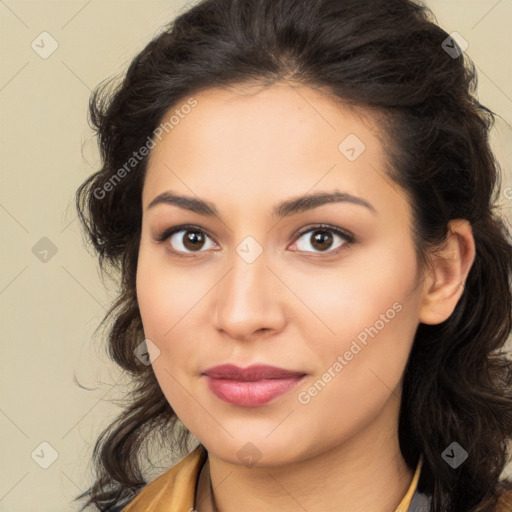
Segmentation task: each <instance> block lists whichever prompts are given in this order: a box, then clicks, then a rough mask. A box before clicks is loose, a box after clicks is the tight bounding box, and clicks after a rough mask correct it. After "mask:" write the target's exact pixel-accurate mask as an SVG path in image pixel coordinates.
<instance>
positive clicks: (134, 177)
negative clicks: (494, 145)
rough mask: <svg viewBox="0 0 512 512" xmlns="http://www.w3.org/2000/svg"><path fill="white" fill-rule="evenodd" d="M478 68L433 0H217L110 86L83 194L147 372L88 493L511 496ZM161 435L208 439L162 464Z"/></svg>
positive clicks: (384, 505) (507, 374)
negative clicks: (505, 474) (151, 475)
mask: <svg viewBox="0 0 512 512" xmlns="http://www.w3.org/2000/svg"><path fill="white" fill-rule="evenodd" d="M475 84H476V78H475V74H474V70H473V67H472V65H471V63H470V61H469V60H468V59H467V57H466V56H464V55H463V53H462V50H461V48H460V46H458V45H457V43H456V41H454V40H453V38H451V37H450V36H449V35H448V34H447V33H446V32H444V31H443V30H442V29H441V28H439V27H438V26H437V25H436V24H435V23H434V21H433V18H432V15H431V14H430V12H429V11H428V10H427V9H426V8H424V7H420V6H418V5H416V4H415V3H413V2H412V1H409V0H373V1H371V2H370V1H360V0H358V1H352V0H336V1H334V0H280V1H276V0H258V1H256V0H205V1H202V2H199V3H198V4H197V5H195V6H194V7H193V8H190V9H189V10H188V11H187V12H185V13H184V14H182V15H181V16H179V17H178V18H177V19H176V20H175V21H174V22H173V23H171V24H170V26H169V27H168V30H166V31H164V32H163V33H162V34H160V35H159V36H158V37H156V38H155V39H154V40H153V41H152V42H150V43H149V44H148V45H147V47H146V48H145V49H144V50H143V51H142V52H141V53H140V54H139V55H138V56H137V57H136V58H135V59H134V60H133V62H132V64H131V65H130V68H129V70H128V72H127V75H126V77H125V79H124V81H123V82H122V83H121V84H120V85H119V86H117V87H116V88H115V89H114V90H110V89H108V88H103V89H101V88H100V89H97V90H96V92H95V93H94V95H93V97H92V100H91V118H92V122H93V124H94V126H95V128H96V129H97V132H98V135H99V140H100V147H101V153H102V163H103V165H102V168H101V170H100V171H98V172H97V173H95V174H94V175H93V176H91V177H90V178H89V179H88V180H87V181H86V182H85V183H84V184H83V185H82V186H81V187H80V189H79V190H78V192H77V206H78V211H79V214H80V218H81V220H82V222H83V224H84V226H85V228H86V230H87V233H88V236H89V239H90V241H91V242H92V244H93V245H94V248H95V250H96V251H97V252H98V255H99V258H100V263H101V264H102V265H103V266H104V267H106V266H108V265H110V266H111V267H112V268H114V269H117V270H118V271H119V272H120V281H121V285H122V291H121V294H120V297H119V299H118V301H117V302H116V303H115V304H114V306H113V308H112V309H111V311H110V313H109V315H107V318H112V320H113V323H112V327H111V330H110V335H109V349H110V353H111V355H112V357H113V359H114V360H115V361H116V362H117V363H118V364H119V365H120V366H121V367H122V368H123V369H124V370H126V371H127V372H129V373H130V375H131V377H132V378H133V380H134V383H135V389H134V392H133V393H132V395H131V396H130V402H129V403H128V404H127V406H126V409H125V411H124V412H123V413H122V414H121V416H120V417H119V418H118V419H117V420H116V422H115V423H114V424H113V425H111V426H110V427H109V429H107V430H106V431H105V432H104V433H103V434H102V436H101V437H100V439H99V440H98V443H97V445H96V449H95V458H96V463H97V470H98V479H97V481H96V483H95V485H94V486H93V487H92V488H91V489H90V490H89V491H87V492H86V493H84V494H83V495H81V496H80V497H79V498H83V497H87V498H88V501H87V503H86V505H88V504H94V505H96V506H97V508H98V509H100V510H110V511H112V510H121V509H122V510H124V511H125V512H135V511H137V512H140V511H159V512H163V511H166V512H167V511H168V512H171V511H178V510H179V511H184V512H185V511H187V510H189V511H192V510H197V511H199V512H206V511H220V512H228V511H234V510H243V511H244V512H252V511H260V510H265V511H270V512H272V511H274V510H281V511H282V510H286V511H292V510H307V511H309V512H314V511H316V510H322V511H326V510H333V511H334V510H336V511H338V512H340V511H341V512H348V511H350V512H359V511H363V510H364V511H368V510H372V511H382V512H384V511H390V512H391V511H409V512H418V511H431V512H447V511H450V512H468V511H472V512H491V511H505V510H507V511H510V510H512V505H511V503H512V498H511V489H512V483H511V482H507V481H500V475H501V473H502V471H503V469H504V467H505V465H506V463H507V461H508V453H507V450H506V443H507V442H508V441H509V440H510V438H511V436H512V396H511V389H512V380H511V379H512V377H511V376H512V372H511V371H510V370H511V364H510V361H508V360H507V359H506V357H505V353H504V352H503V351H502V349H503V346H504V344H505V341H506V339H507V336H508V334H509V333H510V330H511V306H512V300H511V289H510V286H509V278H510V277H511V273H512V269H511V266H512V246H511V245H510V242H509V240H508V239H507V237H508V236H509V233H507V230H506V228H505V227H504V225H503V223H502V222H501V220H500V219H499V217H497V215H496V212H495V211H494V202H495V200H496V192H497V191H498V186H499V174H498V170H497V165H496V162H495V160H494V157H493V155H492V153H491V150H490V148H489V143H488V133H489V130H490V127H491V125H492V122H493V114H492V113H491V112H489V111H488V110H487V109H485V107H483V106H482V105H480V104H479V103H478V101H477V100H476V98H475V97H474V95H473V93H474V89H475ZM182 425H184V427H185V428H184V429H183V428H181V427H182ZM190 434H192V435H193V437H194V438H195V439H197V440H198V441H199V445H198V446H197V447H196V448H195V449H194V450H192V451H191V452H190V453H188V454H187V444H186V441H187V438H188V439H190V438H192V437H191V436H190ZM155 438H156V439H157V444H156V446H157V449H158V450H159V451H160V453H174V454H175V455H176V454H177V455H180V456H182V457H183V459H182V460H181V461H180V462H179V463H178V464H177V465H175V466H174V467H172V468H170V469H168V470H167V471H165V472H164V473H163V474H162V475H161V476H159V477H158V478H157V479H156V480H154V481H152V482H151V483H149V484H148V483H147V482H146V477H145V476H144V474H143V472H144V471H143V468H142V455H141V454H142V453H143V452H144V451H145V450H146V449H147V448H148V447H151V446H152V447H154V446H155V445H154V444H153V445H151V443H152V442H153V443H154V441H155ZM174 441H177V442H174ZM123 507H124V508H123Z"/></svg>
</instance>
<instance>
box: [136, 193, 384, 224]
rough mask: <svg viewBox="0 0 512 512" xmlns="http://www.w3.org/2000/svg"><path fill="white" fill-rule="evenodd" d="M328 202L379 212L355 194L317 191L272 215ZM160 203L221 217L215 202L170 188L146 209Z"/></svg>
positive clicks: (276, 209) (284, 204) (280, 206)
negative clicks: (178, 192)
mask: <svg viewBox="0 0 512 512" xmlns="http://www.w3.org/2000/svg"><path fill="white" fill-rule="evenodd" d="M328 203H351V204H356V205H359V206H363V207H365V208H367V209H368V210H370V211H371V212H372V213H373V214H376V213H377V210H376V209H375V208H374V207H373V206H372V205H371V204H370V203H369V202H368V201H365V200H364V199H362V198H360V197H357V196H353V195H352V194H348V193H346V192H338V191H336V192H316V193H314V194H306V195H303V196H299V197H295V198H292V199H288V200H286V201H283V202H281V203H279V204H278V205H276V206H274V209H273V210H272V215H273V216H276V217H279V218H283V217H289V216H291V215H295V214H298V213H301V212H304V211H307V210H312V209H313V208H318V207H319V206H322V205H324V204H328ZM158 204H171V205H175V206H178V207H179V208H183V209H185V210H189V211H191V212H194V213H198V214H199V215H204V216H206V217H216V218H218V219H219V218H220V216H219V212H218V210H217V208H216V207H215V205H214V204H213V203H210V202H208V201H203V200H202V199H199V198H197V197H191V196H182V195H178V194H176V193H174V192H172V191H170V190H168V191H166V192H162V193H161V194H159V195H158V196H156V197H155V198H154V199H153V200H152V201H151V203H149V205H148V207H147V208H146V210H149V209H150V208H154V207H155V206H156V205H158Z"/></svg>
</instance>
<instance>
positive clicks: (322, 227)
mask: <svg viewBox="0 0 512 512" xmlns="http://www.w3.org/2000/svg"><path fill="white" fill-rule="evenodd" d="M180 231H195V232H197V233H201V234H203V235H206V236H207V237H208V238H210V240H212V241H213V242H214V243H215V245H218V244H217V242H215V240H214V239H213V237H212V236H211V235H210V234H209V233H208V231H207V230H205V229H203V228H201V227H200V226H198V225H196V224H181V225H179V226H173V227H170V228H168V229H165V230H164V231H163V232H161V233H160V234H158V235H156V236H155V237H154V240H155V242H158V243H163V242H165V241H166V240H168V239H169V238H170V237H171V236H172V235H174V234H176V233H179V232H180ZM311 231H331V232H333V233H335V234H337V235H338V236H340V237H341V238H343V239H345V243H344V244H342V245H341V246H340V247H338V248H336V249H332V250H328V251H325V252H314V251H297V252H306V253H307V254H313V255H315V256H317V257H322V256H323V257H328V256H333V255H336V254H338V253H339V252H340V251H341V250H343V249H345V248H347V247H349V246H351V245H353V244H355V243H357V242H358V239H357V237H356V236H355V235H354V234H352V233H351V232H350V231H347V230H346V229H343V228H340V227H337V226H332V225H330V224H322V223H318V224H311V225H309V226H305V227H303V228H301V229H300V230H299V231H298V232H297V233H295V234H294V235H293V242H292V243H296V241H297V240H298V239H299V238H301V237H302V236H303V235H305V234H306V233H309V232H311ZM166 249H167V250H168V251H169V252H170V253H172V254H173V255H175V256H178V257H185V258H187V257H194V256H195V255H196V254H201V253H204V252H207V251H197V252H196V253H194V252H191V253H186V252H185V253H184V252H180V251H175V250H174V249H169V248H166Z"/></svg>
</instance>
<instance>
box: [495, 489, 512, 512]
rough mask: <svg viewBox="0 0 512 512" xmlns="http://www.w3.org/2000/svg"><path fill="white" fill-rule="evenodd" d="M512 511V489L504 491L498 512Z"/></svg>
mask: <svg viewBox="0 0 512 512" xmlns="http://www.w3.org/2000/svg"><path fill="white" fill-rule="evenodd" d="M511 511H512V489H508V490H505V491H502V493H501V496H500V499H499V501H498V505H497V507H496V512H511Z"/></svg>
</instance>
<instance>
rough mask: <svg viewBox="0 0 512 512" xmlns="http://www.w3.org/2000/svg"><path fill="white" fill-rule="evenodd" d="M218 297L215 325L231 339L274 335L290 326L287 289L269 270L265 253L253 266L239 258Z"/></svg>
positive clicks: (228, 274)
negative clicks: (287, 323)
mask: <svg viewBox="0 0 512 512" xmlns="http://www.w3.org/2000/svg"><path fill="white" fill-rule="evenodd" d="M214 293H215V295H214V296H213V303H214V304H213V316H214V325H215V327H216V329H217V330H219V331H220V332H223V333H224V334H225V335H226V336H228V337H230V338H233V339H236V340H239V341H245V340H249V339H251V338H253V337H254V336H260V335H262V334H263V335H265V334H266V335H270V334H271V333H275V332H278V331H280V330H281V329H283V327H284V325H285V323H286V313H285V305H284V299H285V290H284V285H283V283H282V282H281V281H280V280H279V279H278V278H277V277H276V275H275V271H273V270H272V269H271V268H270V267H269V266H268V260H267V258H266V257H265V252H263V253H262V254H261V255H260V256H259V257H258V258H257V259H256V260H255V261H253V262H252V263H247V262H246V261H245V260H244V259H243V258H241V257H240V256H239V255H238V254H235V255H234V257H233V264H232V266H231V269H230V270H229V271H228V272H227V274H226V275H225V276H224V278H223V279H222V280H221V282H220V283H219V284H218V285H217V286H216V287H215V292H214ZM288 293H289V292H288Z"/></svg>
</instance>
